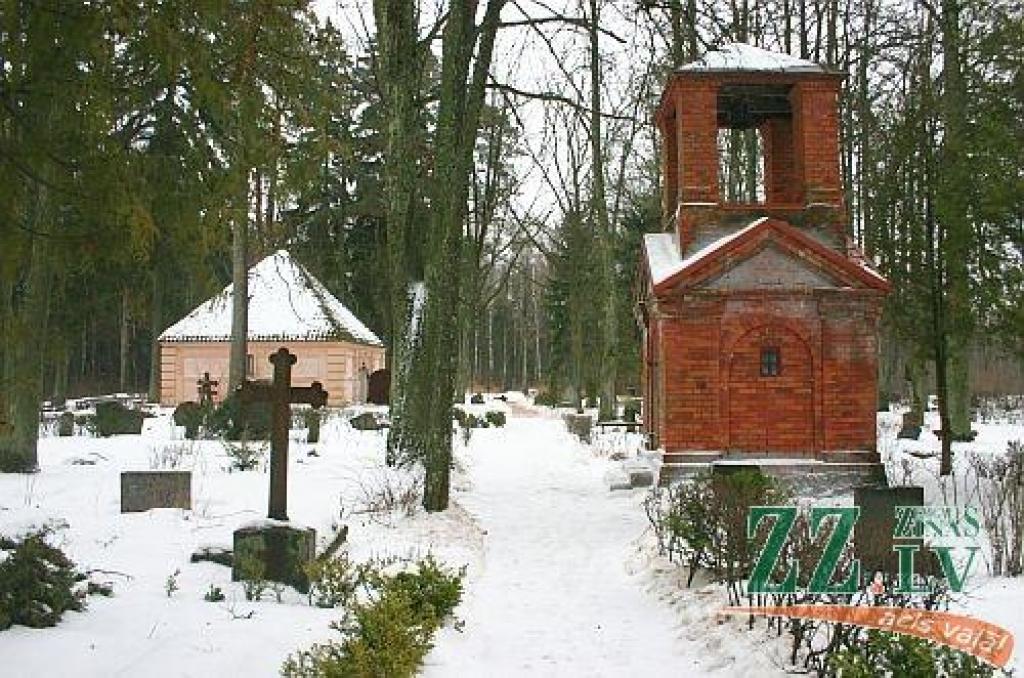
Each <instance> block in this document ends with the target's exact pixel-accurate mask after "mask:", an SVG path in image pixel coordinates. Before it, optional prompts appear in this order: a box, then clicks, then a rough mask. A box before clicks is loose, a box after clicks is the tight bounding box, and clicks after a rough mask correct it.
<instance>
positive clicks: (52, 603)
mask: <svg viewBox="0 0 1024 678" xmlns="http://www.w3.org/2000/svg"><path fill="white" fill-rule="evenodd" d="M50 532H51V530H50V529H48V528H44V529H41V530H37V531H35V532H32V533H29V534H27V535H25V536H24V537H21V538H19V539H14V538H9V537H5V536H2V535H0V631H3V630H4V629H7V628H10V627H11V626H13V625H15V624H20V625H22V626H29V627H31V628H45V627H48V626H55V625H56V624H57V622H59V621H60V619H61V617H62V616H63V614H64V613H65V612H67V611H68V610H75V611H79V610H82V609H84V607H85V601H84V598H85V591H83V590H81V587H77V586H76V584H78V582H81V581H83V580H84V579H85V576H84V575H82V574H80V573H79V572H78V571H77V570H76V569H75V564H74V563H73V562H71V560H70V559H69V558H68V557H67V556H66V555H65V554H64V552H63V551H61V550H60V549H59V548H57V547H55V546H51V545H50V544H49V543H48V542H47V537H48V536H49V535H50Z"/></svg>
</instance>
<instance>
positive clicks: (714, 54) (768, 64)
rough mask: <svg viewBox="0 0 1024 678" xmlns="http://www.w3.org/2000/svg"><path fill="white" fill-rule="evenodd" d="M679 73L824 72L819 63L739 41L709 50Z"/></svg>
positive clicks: (681, 67)
mask: <svg viewBox="0 0 1024 678" xmlns="http://www.w3.org/2000/svg"><path fill="white" fill-rule="evenodd" d="M679 71H681V72H690V73H692V72H702V71H714V72H720V71H758V72H764V71H768V72H775V73H826V72H828V71H827V70H826V69H825V68H824V67H823V66H821V65H820V64H816V63H814V62H813V61H807V60H806V59H800V58H797V57H795V56H792V55H789V54H782V53H780V52H769V51H768V50H766V49H761V48H760V47H754V46H753V45H748V44H746V43H743V42H730V43H726V44H725V45H722V46H721V47H719V48H718V49H715V50H711V51H710V52H707V53H705V54H704V56H702V57H701V58H699V59H697V60H696V61H691V62H690V63H688V64H685V65H683V66H680V67H679Z"/></svg>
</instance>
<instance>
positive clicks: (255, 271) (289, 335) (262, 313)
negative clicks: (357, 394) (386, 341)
mask: <svg viewBox="0 0 1024 678" xmlns="http://www.w3.org/2000/svg"><path fill="white" fill-rule="evenodd" d="M232 288H233V285H228V286H227V287H225V288H224V289H223V291H221V292H220V293H219V294H216V295H214V296H213V297H212V298H211V299H208V300H207V301H205V302H203V303H202V304H200V305H199V306H197V307H196V308H195V309H194V310H193V311H192V312H191V313H189V314H188V315H186V316H185V317H184V318H182V319H181V320H179V321H178V322H176V323H174V324H173V325H171V326H170V327H168V328H167V329H166V330H164V332H163V334H161V335H160V341H229V340H230V339H231V291H232ZM335 339H341V340H349V341H355V342H358V343H361V344H370V345H373V346H381V345H383V344H382V343H381V340H380V339H379V338H378V337H377V335H376V334H374V333H373V332H372V331H371V330H370V329H369V328H368V327H367V326H366V325H364V324H363V323H362V322H361V321H360V320H359V318H357V317H355V316H354V315H353V314H352V312H351V311H349V310H348V309H347V308H345V305H344V304H342V303H341V302H340V301H338V299H337V298H336V297H335V296H334V295H332V294H331V293H330V292H329V291H328V290H327V288H326V287H324V285H323V283H321V282H320V281H319V280H317V279H316V278H314V277H313V276H312V275H311V274H310V273H309V271H307V270H306V269H305V268H303V267H302V265H301V264H299V263H298V262H297V261H295V260H294V259H292V256H291V255H290V254H288V252H286V251H285V250H278V251H277V252H275V253H274V254H272V255H270V256H269V257H267V258H266V259H264V260H263V261H261V262H259V263H258V264H256V265H255V266H253V267H252V268H250V269H249V340H250V341H284V340H293V341H329V340H335Z"/></svg>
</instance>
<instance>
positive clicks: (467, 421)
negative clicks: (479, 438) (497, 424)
mask: <svg viewBox="0 0 1024 678" xmlns="http://www.w3.org/2000/svg"><path fill="white" fill-rule="evenodd" d="M452 419H454V420H455V422H456V423H457V424H458V425H459V428H461V429H473V428H487V427H488V426H489V425H490V423H489V422H488V420H487V419H485V418H482V417H478V416H477V415H475V414H473V413H472V412H467V411H466V410H464V409H462V408H461V407H457V406H456V407H453V408H452Z"/></svg>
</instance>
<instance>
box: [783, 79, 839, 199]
mask: <svg viewBox="0 0 1024 678" xmlns="http://www.w3.org/2000/svg"><path fill="white" fill-rule="evenodd" d="M838 96H839V82H838V81H837V80H835V79H832V78H822V79H807V80H802V81H800V82H798V83H796V84H795V85H794V86H793V90H792V92H791V94H790V105H791V107H792V110H793V137H794V142H795V143H794V150H795V152H794V154H793V160H794V167H795V169H796V173H795V174H796V178H797V180H798V181H799V187H798V190H799V192H800V196H799V197H800V198H801V199H802V200H803V202H804V203H805V204H809V203H827V204H831V205H839V204H841V203H842V200H843V191H842V182H841V181H840V178H839V112H838V103H837V99H838Z"/></svg>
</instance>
